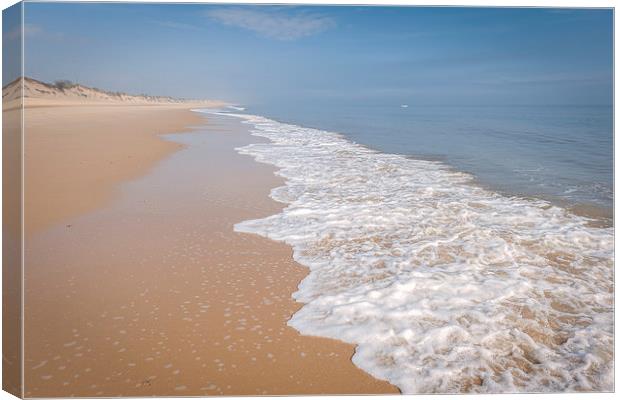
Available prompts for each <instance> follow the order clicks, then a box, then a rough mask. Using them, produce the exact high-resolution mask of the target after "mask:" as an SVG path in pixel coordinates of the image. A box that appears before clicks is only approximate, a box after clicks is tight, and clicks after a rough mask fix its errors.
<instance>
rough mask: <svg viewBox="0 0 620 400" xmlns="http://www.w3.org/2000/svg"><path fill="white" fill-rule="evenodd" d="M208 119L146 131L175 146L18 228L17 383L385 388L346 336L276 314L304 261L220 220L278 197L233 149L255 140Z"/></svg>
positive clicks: (40, 392)
mask: <svg viewBox="0 0 620 400" xmlns="http://www.w3.org/2000/svg"><path fill="white" fill-rule="evenodd" d="M193 114H194V115H196V116H197V117H199V118H201V119H202V118H204V115H203V114H199V113H193ZM208 121H209V122H208V123H207V124H206V125H204V126H203V127H196V128H195V129H192V130H191V132H189V133H183V134H170V135H168V134H166V135H164V137H163V138H161V137H158V136H157V135H153V137H156V138H157V140H161V141H162V142H165V143H168V144H169V145H170V144H173V146H174V149H177V150H178V151H175V152H172V153H168V154H170V155H169V156H165V157H163V158H160V159H159V161H157V162H156V163H155V164H154V166H152V167H151V168H150V169H148V173H146V174H142V175H140V176H139V177H137V178H133V179H129V180H125V181H124V182H125V183H123V184H122V185H121V186H120V188H119V189H118V192H117V195H116V196H115V197H114V199H113V201H107V202H106V203H105V206H97V208H96V209H91V210H90V211H87V212H84V213H80V215H75V216H72V217H67V218H65V219H62V220H61V221H60V222H61V223H56V224H53V225H51V226H47V227H44V228H42V229H40V230H38V231H35V232H33V233H32V234H31V235H30V238H29V240H28V241H27V243H26V246H27V247H26V255H27V258H26V259H27V268H26V280H27V282H28V285H27V286H26V293H25V300H26V304H25V307H26V309H27V313H26V321H25V335H26V337H25V340H26V354H25V374H26V376H25V379H26V380H25V384H26V387H25V391H26V395H27V396H45V397H48V396H56V395H62V396H67V388H68V387H69V388H71V389H72V392H71V394H72V395H76V396H93V395H95V396H99V395H104V396H114V395H118V394H123V395H137V396H143V395H147V396H148V395H155V394H157V395H184V396H185V395H205V394H207V395H214V394H320V393H330V394H335V393H342V394H352V393H398V390H397V389H396V388H395V387H393V386H391V385H389V384H388V383H386V382H382V381H378V380H376V379H374V378H372V377H371V376H370V375H368V374H367V373H365V372H363V371H362V370H360V369H358V368H357V367H355V366H354V365H353V364H352V363H351V360H350V358H351V356H352V354H353V346H351V345H348V344H345V343H343V342H339V341H335V340H331V339H326V338H319V337H309V336H302V335H300V334H299V333H298V332H297V331H296V330H294V329H293V328H291V327H289V326H288V325H287V321H288V320H289V318H290V317H291V315H293V314H294V313H295V312H296V311H297V310H298V309H299V308H300V307H301V306H302V305H301V304H300V303H297V302H295V300H293V299H292V298H291V293H292V292H293V291H295V290H296V287H297V284H298V283H299V282H300V281H301V280H302V278H304V277H305V276H306V274H307V270H306V269H305V268H304V267H302V266H300V265H299V264H297V263H295V262H294V261H293V260H292V257H291V249H290V247H289V246H287V245H285V244H282V243H276V242H273V241H271V240H268V239H264V238H260V237H258V236H255V235H245V234H238V233H236V232H234V231H233V225H234V224H235V223H238V222H240V221H243V220H246V219H249V218H256V217H262V216H266V215H270V214H273V213H276V212H279V210H281V208H282V207H283V206H282V204H280V203H276V202H275V201H273V200H271V199H270V198H269V197H268V193H269V190H270V188H271V187H275V186H277V185H278V184H281V179H280V178H278V177H276V176H274V175H273V169H272V168H271V167H268V166H265V165H261V164H259V163H256V162H255V161H254V160H253V159H251V158H250V157H246V156H241V155H239V154H237V153H236V151H235V150H234V149H235V148H236V147H238V146H241V145H245V144H248V143H255V142H260V141H261V140H262V139H259V138H255V137H253V136H250V135H249V133H248V132H247V130H246V127H245V126H241V124H240V123H239V122H237V121H235V123H234V124H231V123H230V122H229V123H224V122H221V121H219V119H218V118H208ZM235 124H236V125H235ZM237 125H238V126H237ZM170 140H174V142H171V141H170ZM222 171H224V172H222ZM169 188H174V190H172V191H171V190H169ZM179 205H182V206H181V207H180V206H179ZM91 207H94V206H93V205H91Z"/></svg>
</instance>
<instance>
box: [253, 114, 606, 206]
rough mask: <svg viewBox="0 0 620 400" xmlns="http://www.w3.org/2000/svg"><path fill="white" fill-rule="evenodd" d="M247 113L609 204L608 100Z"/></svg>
mask: <svg viewBox="0 0 620 400" xmlns="http://www.w3.org/2000/svg"><path fill="white" fill-rule="evenodd" d="M246 112H247V113H250V114H258V115H263V116H266V117H269V118H273V119H276V120H278V121H281V122H287V123H293V124H297V125H302V126H307V127H314V128H319V129H324V130H329V131H335V132H339V133H342V134H344V135H345V136H347V137H348V138H349V139H351V140H352V141H354V142H357V143H360V144H363V145H366V146H369V147H371V148H374V149H377V150H380V151H383V152H386V153H395V154H404V155H408V156H411V157H413V158H422V159H433V160H440V161H443V162H445V163H446V164H448V165H450V166H452V167H454V168H456V169H457V170H460V171H463V172H468V173H471V174H473V175H474V176H475V177H476V179H477V180H478V182H479V183H480V184H482V185H484V186H487V187H490V188H493V189H494V190H497V191H500V192H502V193H508V194H516V195H526V196H536V197H542V198H545V199H550V200H558V201H560V202H563V203H568V204H569V205H580V204H586V205H593V206H597V207H602V208H605V209H611V208H612V207H613V111H612V107H610V106H547V107H540V106H536V107H525V106H510V107H504V106H502V107H499V106H498V107H494V106H470V107H467V106H466V107H455V106H452V107H450V106H441V107H439V106H414V105H411V106H409V107H407V108H404V107H401V105H399V104H392V105H376V106H367V105H364V106H358V105H333V104H329V105H317V104H314V105H307V104H304V105H299V104H289V105H282V104H279V105H277V106H275V105H272V106H254V107H252V106H249V107H248V108H247V110H246Z"/></svg>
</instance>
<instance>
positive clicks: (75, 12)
mask: <svg viewBox="0 0 620 400" xmlns="http://www.w3.org/2000/svg"><path fill="white" fill-rule="evenodd" d="M24 21H25V26H24V37H25V66H26V67H25V69H26V71H25V74H26V75H27V76H29V77H32V78H35V79H40V80H44V81H54V80H58V79H68V80H72V81H77V82H80V83H82V84H85V85H88V86H95V87H100V88H103V89H107V90H118V91H126V92H130V93H147V94H154V95H170V96H176V97H187V98H218V99H223V100H227V101H230V102H235V103H238V104H265V103H278V102H280V103H286V102H289V103H290V102H299V103H300V104H301V103H303V102H316V101H324V102H327V103H329V102H334V103H341V102H363V103H376V104H380V103H386V102H390V103H392V102H393V103H398V104H400V103H407V104H412V105H415V104H419V105H558V104H578V105H603V104H604V105H607V104H611V103H612V79H613V65H612V60H613V59H612V46H613V40H612V36H613V12H612V10H609V9H557V8H556V9H549V8H547V9H545V8H534V9H532V8H517V9H515V8H448V7H444V8H423V7H360V6H332V7H324V6H314V7H313V6H248V5H245V6H239V5H237V6H235V5H230V6H223V5H201V4H119V3H117V4H112V3H107V4H104V3H100V4H92V3H81V4H69V3H64V4H63V3H61V4H59V3H26V4H25V16H24ZM3 29H4V30H5V32H4V37H5V42H6V41H11V40H17V39H19V36H20V35H19V32H15V31H14V30H15V27H14V26H12V25H11V24H7V23H6V22H5V24H4V26H3ZM12 30H13V31H12ZM9 73H10V71H8V72H7V74H9ZM9 78H10V77H9V76H7V75H6V74H5V76H3V80H4V81H5V82H6V81H7V80H9Z"/></svg>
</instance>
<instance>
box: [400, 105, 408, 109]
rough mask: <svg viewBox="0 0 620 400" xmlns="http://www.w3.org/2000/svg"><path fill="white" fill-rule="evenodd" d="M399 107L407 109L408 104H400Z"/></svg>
mask: <svg viewBox="0 0 620 400" xmlns="http://www.w3.org/2000/svg"><path fill="white" fill-rule="evenodd" d="M400 107H401V108H407V107H409V104H401V105H400Z"/></svg>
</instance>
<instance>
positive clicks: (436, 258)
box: [205, 104, 614, 393]
mask: <svg viewBox="0 0 620 400" xmlns="http://www.w3.org/2000/svg"><path fill="white" fill-rule="evenodd" d="M205 112H209V113H212V114H217V115H218V116H219V117H222V118H237V119H238V120H239V121H240V122H241V123H243V124H245V125H246V126H248V128H249V129H250V132H251V133H252V134H253V135H255V136H258V137H262V138H265V139H268V141H267V142H261V143H255V144H250V145H247V146H243V147H240V148H239V149H237V151H238V152H239V153H241V154H246V155H248V156H251V157H253V158H255V159H256V161H258V162H262V163H268V164H271V165H273V166H275V167H276V168H277V174H278V175H280V176H281V177H282V178H284V182H285V184H284V185H283V186H281V187H277V188H274V189H273V190H272V191H271V197H272V198H273V199H274V200H276V201H279V202H281V203H283V205H284V209H283V210H282V212H280V213H278V214H275V215H271V216H268V217H266V218H261V219H256V220H248V221H241V222H239V223H238V224H236V225H235V230H236V231H238V232H243V233H249V234H258V235H262V236H265V237H268V238H271V239H273V240H277V241H282V242H285V243H288V244H289V245H291V246H292V248H293V257H294V259H295V260H296V261H298V262H299V263H301V264H303V265H305V266H307V267H308V268H309V271H310V272H309V274H308V276H307V277H306V278H305V279H304V280H303V281H302V282H301V283H300V285H299V288H298V290H297V291H296V292H295V293H294V294H293V297H294V298H295V299H296V300H298V301H299V302H301V303H303V304H304V305H303V307H302V308H301V309H300V310H299V311H298V312H297V313H295V314H294V315H293V316H292V317H291V319H290V320H289V322H288V323H289V325H290V326H292V327H293V328H295V329H297V330H298V331H300V332H301V333H302V334H307V335H315V336H324V337H330V338H334V339H338V340H342V341H345V342H348V343H352V344H355V345H356V350H355V354H354V356H353V358H352V361H353V362H354V363H355V364H356V365H357V366H359V367H360V368H362V369H363V370H365V371H367V372H369V373H370V374H372V375H373V376H375V377H377V378H379V379H385V380H387V381H389V382H391V383H393V384H394V385H396V386H397V387H398V388H399V389H400V390H401V391H402V392H403V393H463V392H465V393H477V392H479V393H506V392H508V393H513V392H516V393H522V392H567V391H569V392H570V391H612V390H613V388H614V359H613V347H614V336H613V319H614V306H613V304H614V292H613V290H614V288H613V266H614V265H613V262H614V261H613V257H614V236H613V222H612V221H611V220H608V221H607V223H602V224H601V223H600V221H598V220H597V219H596V218H593V217H591V216H588V215H583V214H580V213H575V212H573V210H572V208H573V206H588V207H594V208H597V209H600V210H607V211H608V212H610V210H612V207H613V205H612V203H613V116H612V115H613V114H612V109H611V108H610V107H598V106H593V107H477V106H475V107H474V106H471V107H462V106H461V107H445V106H444V107H430V106H427V107H417V106H413V105H410V106H407V105H404V104H390V105H376V106H368V105H364V106H346V105H343V106H333V105H330V106H321V105H317V106H316V107H299V106H298V105H295V104H290V105H288V106H282V105H281V106H279V107H260V106H255V107H252V106H245V107H233V108H229V109H227V110H205Z"/></svg>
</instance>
